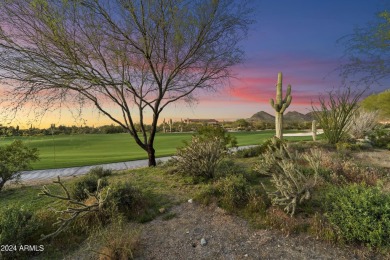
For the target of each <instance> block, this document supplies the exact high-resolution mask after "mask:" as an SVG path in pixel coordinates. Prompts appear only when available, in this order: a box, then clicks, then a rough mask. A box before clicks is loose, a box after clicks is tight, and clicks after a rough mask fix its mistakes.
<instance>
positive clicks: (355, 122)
mask: <svg viewBox="0 0 390 260" xmlns="http://www.w3.org/2000/svg"><path fill="white" fill-rule="evenodd" d="M378 115H379V112H378V111H366V110H364V109H362V108H360V109H358V110H357V111H355V113H354V114H353V116H352V118H351V121H350V123H349V125H348V127H347V129H348V134H349V135H351V136H352V137H353V138H358V139H363V138H364V137H365V136H366V135H367V134H369V133H370V132H371V131H372V130H373V129H374V128H375V126H376V125H377V124H378Z"/></svg>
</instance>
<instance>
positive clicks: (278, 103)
mask: <svg viewBox="0 0 390 260" xmlns="http://www.w3.org/2000/svg"><path fill="white" fill-rule="evenodd" d="M291 99H292V96H291V85H288V86H287V92H286V96H285V97H284V99H283V98H282V72H279V73H278V83H277V84H276V99H275V101H274V100H273V99H272V98H271V100H270V103H271V106H272V107H273V108H274V109H275V132H276V133H275V136H276V137H277V138H279V139H283V113H284V111H286V108H288V106H289V105H290V104H291Z"/></svg>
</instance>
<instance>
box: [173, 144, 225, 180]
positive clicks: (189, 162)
mask: <svg viewBox="0 0 390 260" xmlns="http://www.w3.org/2000/svg"><path fill="white" fill-rule="evenodd" d="M226 153H227V152H226V149H225V144H224V143H223V141H221V140H220V139H219V138H210V139H202V138H199V137H197V136H193V137H192V141H191V143H189V144H187V145H186V146H185V147H183V148H179V149H178V150H177V154H176V158H175V160H176V167H177V170H178V172H179V173H182V174H184V175H188V176H192V177H193V178H194V180H196V181H200V180H208V179H212V178H214V174H215V170H216V168H217V166H218V164H219V163H220V162H221V160H222V159H223V157H224V156H225V155H226Z"/></svg>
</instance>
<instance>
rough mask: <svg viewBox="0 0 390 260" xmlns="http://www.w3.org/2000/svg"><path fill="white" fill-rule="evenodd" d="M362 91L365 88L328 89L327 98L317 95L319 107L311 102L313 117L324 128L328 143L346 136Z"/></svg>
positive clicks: (335, 141) (338, 140)
mask: <svg viewBox="0 0 390 260" xmlns="http://www.w3.org/2000/svg"><path fill="white" fill-rule="evenodd" d="M364 92H365V90H362V91H352V90H351V88H346V89H345V90H344V91H337V92H335V91H330V92H329V93H328V98H325V97H323V96H320V97H319V103H320V107H319V108H318V107H316V106H315V105H314V104H312V109H313V112H314V117H315V118H316V120H317V122H318V123H319V125H320V127H321V128H322V129H323V130H324V135H325V138H326V139H327V141H328V143H330V144H336V143H338V142H340V141H341V140H342V139H343V138H344V137H345V136H346V133H347V132H348V129H349V127H350V125H351V120H352V117H353V115H354V114H355V113H356V111H357V109H358V108H359V107H358V101H359V99H360V97H361V96H362V95H363V93H364Z"/></svg>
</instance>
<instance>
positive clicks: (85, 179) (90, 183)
mask: <svg viewBox="0 0 390 260" xmlns="http://www.w3.org/2000/svg"><path fill="white" fill-rule="evenodd" d="M99 179H100V180H101V183H100V185H101V188H104V187H106V186H108V181H107V179H105V178H102V179H101V178H99V177H98V176H97V175H95V174H89V173H88V174H86V175H84V176H82V177H80V178H79V179H78V180H77V181H75V182H74V183H73V186H72V187H71V189H70V194H71V197H72V198H74V199H76V200H78V201H83V200H86V199H87V198H88V193H87V192H86V191H88V192H90V193H93V192H95V191H96V190H97V184H98V181H99Z"/></svg>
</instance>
